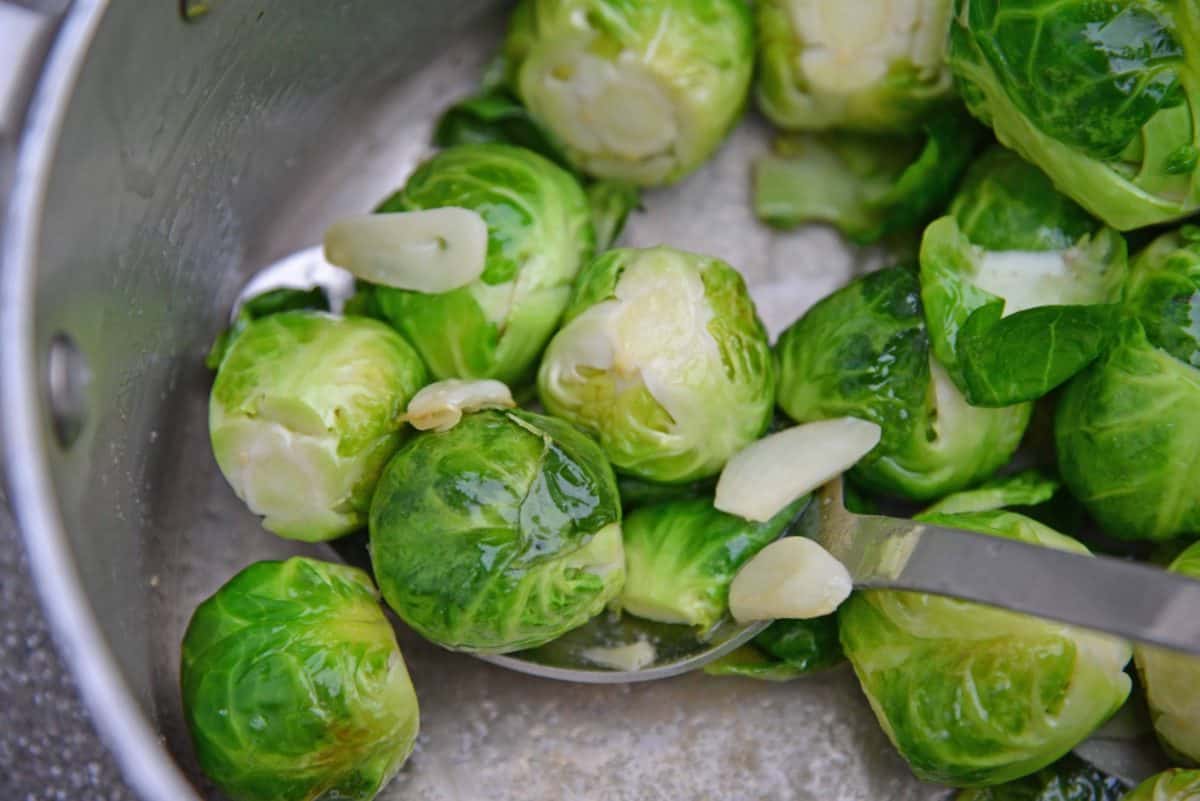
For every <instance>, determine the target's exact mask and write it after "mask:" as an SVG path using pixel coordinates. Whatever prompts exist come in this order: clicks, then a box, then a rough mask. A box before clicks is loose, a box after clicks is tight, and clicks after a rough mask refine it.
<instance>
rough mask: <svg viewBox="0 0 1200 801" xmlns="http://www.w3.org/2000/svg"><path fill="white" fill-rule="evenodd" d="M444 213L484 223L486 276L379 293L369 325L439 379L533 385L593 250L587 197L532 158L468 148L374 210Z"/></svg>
mask: <svg viewBox="0 0 1200 801" xmlns="http://www.w3.org/2000/svg"><path fill="white" fill-rule="evenodd" d="M443 207H457V208H463V209H467V210H470V211H474V212H477V213H478V214H479V215H480V216H481V217H482V218H483V220H484V221H485V222H486V223H487V240H488V241H487V258H486V262H485V265H484V269H483V274H482V275H481V276H480V277H479V279H477V280H475V281H472V282H471V283H469V284H468V285H466V286H463V287H460V288H458V289H453V290H451V291H448V292H440V293H425V292H414V291H410V290H404V289H396V288H393V287H385V286H376V287H374V288H373V291H372V303H373V307H372V308H373V315H372V316H375V315H378V316H380V317H381V318H382V319H384V320H386V321H387V322H389V323H390V324H391V325H393V326H394V327H395V328H396V330H397V331H399V332H400V333H401V334H402V335H403V336H404V338H405V339H407V340H408V341H409V342H410V343H412V346H413V347H414V348H416V349H417V352H418V353H420V354H421V358H422V359H424V360H425V363H426V364H427V365H429V369H430V370H431V371H432V372H433V375H434V377H435V378H438V379H443V378H495V379H497V380H499V381H503V382H505V383H507V384H514V383H520V382H521V381H523V380H527V379H528V378H529V377H530V375H531V373H532V371H533V369H534V366H535V364H536V361H537V358H538V355H539V354H540V353H541V351H542V348H544V347H545V345H546V342H547V341H548V340H549V339H550V336H551V334H553V333H554V329H555V328H556V327H557V325H558V322H559V319H560V318H561V317H562V313H563V310H564V309H565V308H566V305H567V299H568V298H569V297H570V292H571V283H572V281H573V280H574V279H575V276H576V274H577V273H578V271H579V268H580V267H581V266H582V265H583V264H584V263H585V262H586V261H587V260H588V259H590V258H591V255H592V252H593V249H594V245H595V236H594V234H593V231H592V224H591V220H590V216H589V215H590V210H589V207H588V202H587V197H586V196H585V195H584V192H583V189H582V188H581V187H580V186H579V183H578V182H577V181H576V180H575V179H574V178H572V177H571V175H570V174H569V173H567V172H566V171H565V170H563V169H561V168H559V167H557V166H555V165H554V164H552V163H551V162H549V161H547V160H546V159H544V158H542V157H541V156H538V155H537V154H535V153H533V152H531V151H528V150H522V149H520V148H515V147H509V146H506V145H497V144H481V145H464V146H462V147H455V148H451V149H449V150H445V151H443V152H441V153H439V154H438V155H436V156H434V157H433V158H432V159H430V160H429V161H427V162H425V163H424V164H423V165H421V166H420V167H419V168H417V171H416V172H415V173H413V175H412V177H411V178H409V180H408V183H407V184H406V185H405V187H404V188H403V189H402V190H400V191H399V192H397V193H396V194H394V195H392V196H391V197H390V198H388V199H387V200H386V201H384V202H383V204H382V205H381V206H380V207H379V208H378V209H377V211H379V212H406V211H419V210H423V209H437V208H443Z"/></svg>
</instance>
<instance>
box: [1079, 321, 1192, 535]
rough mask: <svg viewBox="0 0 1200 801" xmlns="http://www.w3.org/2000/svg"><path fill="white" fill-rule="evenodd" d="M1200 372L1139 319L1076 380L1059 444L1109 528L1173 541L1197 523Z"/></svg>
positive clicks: (1085, 498)
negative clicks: (1161, 344) (1153, 338)
mask: <svg viewBox="0 0 1200 801" xmlns="http://www.w3.org/2000/svg"><path fill="white" fill-rule="evenodd" d="M1197 420H1200V371H1198V370H1196V369H1195V368H1193V367H1190V366H1188V365H1186V364H1184V363H1183V362H1180V361H1179V360H1178V359H1176V358H1174V357H1173V356H1171V355H1170V354H1169V353H1167V352H1166V351H1164V350H1161V349H1159V348H1156V347H1154V346H1153V345H1152V344H1151V343H1150V342H1148V341H1147V338H1146V332H1145V330H1144V329H1143V328H1142V325H1141V324H1140V323H1139V322H1138V321H1136V320H1125V321H1123V322H1122V323H1121V325H1120V327H1119V330H1118V332H1117V334H1116V336H1115V344H1113V345H1112V347H1110V348H1109V349H1108V350H1107V351H1106V352H1105V353H1104V354H1103V355H1102V356H1101V357H1100V358H1099V359H1098V360H1096V361H1095V362H1094V363H1093V364H1092V365H1091V366H1090V367H1088V368H1087V369H1086V370H1084V371H1083V372H1082V373H1080V374H1079V375H1078V376H1076V378H1075V379H1074V380H1072V381H1071V382H1070V383H1069V384H1068V385H1067V388H1066V390H1065V392H1064V393H1063V395H1062V398H1061V400H1060V402H1059V406H1058V413H1057V415H1056V418H1055V443H1056V447H1057V451H1058V466H1059V473H1060V474H1061V475H1062V478H1063V482H1064V483H1065V484H1066V485H1067V487H1068V488H1069V489H1070V490H1071V494H1072V495H1074V496H1075V497H1076V498H1078V499H1079V501H1080V502H1082V503H1083V504H1084V506H1086V507H1087V509H1088V511H1089V512H1090V513H1091V515H1092V516H1093V517H1094V518H1095V519H1096V521H1097V522H1098V523H1100V525H1101V526H1102V527H1103V528H1104V530H1105V531H1107V532H1108V533H1109V534H1111V535H1113V536H1114V537H1118V538H1120V539H1129V540H1138V539H1145V540H1167V539H1172V538H1174V537H1177V536H1180V535H1183V534H1189V535H1194V534H1195V533H1196V532H1200V484H1197V482H1196V480H1195V477H1196V475H1197V474H1200V426H1197V425H1196V424H1195V421H1197Z"/></svg>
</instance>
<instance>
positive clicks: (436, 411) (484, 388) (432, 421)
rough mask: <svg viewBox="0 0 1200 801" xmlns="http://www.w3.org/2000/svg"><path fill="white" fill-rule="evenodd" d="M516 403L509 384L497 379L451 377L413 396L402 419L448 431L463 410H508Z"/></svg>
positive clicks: (422, 428)
mask: <svg viewBox="0 0 1200 801" xmlns="http://www.w3.org/2000/svg"><path fill="white" fill-rule="evenodd" d="M516 405H517V404H516V403H514V402H513V397H512V393H511V392H510V391H509V389H508V387H507V386H505V385H504V384H502V383H501V382H499V381H493V380H491V379H488V380H483V381H462V380H459V379H457V378H451V379H448V380H446V381H438V382H437V383H434V384H430V385H429V386H427V387H425V388H424V389H422V390H421V391H420V392H418V393H417V394H416V395H413V398H412V400H411V401H409V402H408V411H407V413H406V414H405V415H404V419H405V420H407V421H408V423H410V424H411V425H412V427H413V428H416V429H418V430H420V431H430V430H432V431H449V430H450V429H452V428H454V427H455V426H456V425H458V421H459V420H462V416H463V414H465V413H469V412H477V411H479V410H480V409H511V408H513V407H514V406H516Z"/></svg>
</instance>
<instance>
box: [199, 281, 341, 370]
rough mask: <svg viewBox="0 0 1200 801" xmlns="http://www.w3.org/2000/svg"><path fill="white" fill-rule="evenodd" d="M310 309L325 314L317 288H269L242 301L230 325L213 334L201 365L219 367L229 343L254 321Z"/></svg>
mask: <svg viewBox="0 0 1200 801" xmlns="http://www.w3.org/2000/svg"><path fill="white" fill-rule="evenodd" d="M301 309H312V310H314V311H329V298H328V297H327V296H326V295H325V290H323V289H321V288H320V287H314V288H313V289H288V288H283V289H272V290H270V291H269V292H263V293H262V294H261V295H255V296H254V297H252V298H250V299H249V300H246V301H245V302H244V303H242V307H241V308H240V309H239V310H238V313H237V316H236V317H235V318H234V321H233V323H232V325H230V326H229V327H228V328H226V329H225V330H224V331H222V332H221V333H220V334H218V335H217V338H216V340H215V341H214V342H213V344H212V347H211V348H209V351H208V356H207V357H206V358H205V359H204V365H205V366H206V367H207V368H208V369H210V370H216V369H217V368H218V367H220V366H221V360H222V359H224V358H225V354H226V353H228V352H229V348H230V347H231V346H232V345H233V341H234V340H235V339H237V338H238V336H240V335H241V333H242V332H243V331H245V330H246V326H248V325H250V323H252V322H254V321H255V320H259V319H261V318H263V317H269V316H271V315H272V314H279V313H280V312H285V311H297V310H301Z"/></svg>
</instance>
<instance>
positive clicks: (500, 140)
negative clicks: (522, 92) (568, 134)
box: [433, 87, 568, 166]
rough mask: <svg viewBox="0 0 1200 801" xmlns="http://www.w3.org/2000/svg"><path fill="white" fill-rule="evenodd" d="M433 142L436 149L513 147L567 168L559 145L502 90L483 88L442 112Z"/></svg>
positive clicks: (513, 97)
mask: <svg viewBox="0 0 1200 801" xmlns="http://www.w3.org/2000/svg"><path fill="white" fill-rule="evenodd" d="M433 142H434V144H436V145H437V146H438V147H455V146H456V145H476V144H484V143H497V144H503V145H513V146H516V147H523V148H526V149H527V150H532V151H533V152H535V153H538V154H540V155H542V156H545V157H546V158H548V159H550V160H551V161H553V162H555V163H557V164H559V165H561V166H568V165H567V161H566V157H565V156H564V155H563V152H562V150H561V149H560V148H559V146H558V145H557V144H555V142H554V140H553V139H552V138H551V137H550V136H549V135H548V134H546V132H545V131H543V130H542V128H541V126H539V125H538V124H537V123H536V122H534V120H533V118H532V117H531V116H529V112H528V111H527V110H526V109H525V106H523V105H522V104H521V101H520V100H518V99H517V97H516V95H514V94H513V93H512V92H511V91H509V90H508V89H506V88H503V87H493V88H490V89H484V90H483V91H481V92H480V93H479V94H476V95H472V96H471V97H468V98H466V99H465V100H460V101H459V102H457V103H455V104H454V105H453V106H451V107H450V108H448V109H447V110H446V111H444V112H443V113H442V116H441V118H440V119H439V120H438V123H437V127H436V128H434V132H433Z"/></svg>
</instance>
